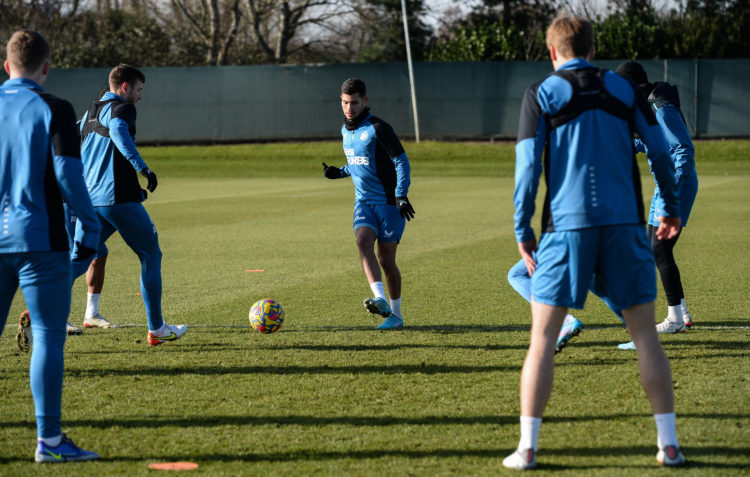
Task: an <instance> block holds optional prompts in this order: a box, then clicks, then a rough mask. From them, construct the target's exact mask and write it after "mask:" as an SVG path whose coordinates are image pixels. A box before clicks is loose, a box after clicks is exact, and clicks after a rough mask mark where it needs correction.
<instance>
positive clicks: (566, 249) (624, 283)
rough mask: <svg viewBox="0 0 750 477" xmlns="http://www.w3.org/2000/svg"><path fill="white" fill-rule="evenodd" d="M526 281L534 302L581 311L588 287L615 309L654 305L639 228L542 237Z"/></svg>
mask: <svg viewBox="0 0 750 477" xmlns="http://www.w3.org/2000/svg"><path fill="white" fill-rule="evenodd" d="M537 258H538V262H537V269H536V271H535V272H534V274H533V275H532V276H531V295H532V296H533V298H534V301H536V302H538V303H543V304H546V305H552V306H564V307H569V308H583V305H584V304H585V303H586V295H587V294H588V291H589V287H591V286H592V283H595V284H596V286H595V287H596V289H597V292H598V294H599V295H600V296H606V297H608V298H609V300H610V301H611V302H612V304H613V305H615V306H616V307H618V308H619V309H626V308H630V307H632V306H635V305H640V304H643V303H648V302H651V301H654V300H655V299H656V269H655V264H654V254H653V252H652V251H651V245H650V243H649V240H648V235H647V234H646V229H645V227H644V226H643V225H609V226H605V227H592V228H587V229H580V230H569V231H562V232H551V233H546V234H543V235H542V238H541V240H540V242H539V250H537Z"/></svg>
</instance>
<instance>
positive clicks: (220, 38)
mask: <svg viewBox="0 0 750 477" xmlns="http://www.w3.org/2000/svg"><path fill="white" fill-rule="evenodd" d="M171 4H172V7H173V8H174V10H175V11H176V12H179V14H180V16H181V17H183V18H184V19H185V20H186V21H187V23H188V25H189V26H190V28H191V30H192V31H193V33H194V34H195V36H196V37H197V38H198V40H199V43H201V44H203V46H204V47H205V48H206V64H208V65H223V64H226V61H227V53H228V51H229V48H230V47H231V46H232V43H233V42H234V40H235V39H236V37H237V32H238V31H239V28H240V21H241V19H242V12H241V8H240V0H226V1H225V2H224V3H223V4H221V3H220V0H171ZM175 26H177V25H175Z"/></svg>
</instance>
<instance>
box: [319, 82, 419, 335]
mask: <svg viewBox="0 0 750 477" xmlns="http://www.w3.org/2000/svg"><path fill="white" fill-rule="evenodd" d="M341 109H342V110H343V111H344V116H345V117H346V121H345V123H344V125H343V127H342V128H341V135H342V136H343V146H344V154H346V160H347V164H346V165H344V167H341V168H339V167H333V166H328V165H327V164H326V163H325V162H324V163H323V173H324V174H325V176H326V177H327V178H328V179H341V178H344V177H351V178H352V182H353V183H354V225H353V227H354V236H355V238H356V240H357V248H358V249H359V259H360V261H361V262H362V268H363V269H364V272H365V276H366V277H367V281H368V282H369V283H370V288H371V289H372V292H373V294H374V295H375V296H374V297H373V298H367V299H366V300H365V301H364V305H365V309H366V310H367V311H369V312H370V313H372V314H374V315H380V316H382V317H383V318H384V320H383V323H381V324H380V326H378V327H377V328H378V329H379V330H395V329H401V328H403V327H404V318H403V314H402V312H401V272H400V271H399V269H398V266H397V265H396V249H397V247H398V244H399V242H400V241H401V236H402V235H403V233H404V227H405V225H406V221H407V220H411V219H413V218H414V208H413V207H412V205H411V203H409V199H408V198H407V197H406V196H407V193H408V191H409V184H410V177H409V176H410V166H409V160H408V159H407V158H406V152H405V151H404V148H403V146H402V145H401V141H399V139H398V137H397V136H396V133H395V132H393V128H391V126H390V125H389V124H388V123H386V122H385V121H383V120H382V119H380V118H378V117H375V116H373V115H372V113H370V109H369V108H368V107H367V89H366V86H365V83H364V82H363V81H362V80H359V79H356V78H350V79H348V80H346V81H344V83H343V84H342V85H341ZM375 242H377V244H378V248H377V255H376V253H375ZM381 268H382V269H383V273H384V274H385V282H386V284H387V286H388V294H389V296H390V303H389V300H387V299H386V295H385V287H384V286H383V278H382V274H381Z"/></svg>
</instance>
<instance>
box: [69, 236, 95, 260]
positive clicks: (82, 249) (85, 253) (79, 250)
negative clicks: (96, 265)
mask: <svg viewBox="0 0 750 477" xmlns="http://www.w3.org/2000/svg"><path fill="white" fill-rule="evenodd" d="M95 253H96V250H95V249H93V248H91V247H87V246H85V245H83V244H82V243H81V242H79V241H78V240H76V247H75V252H74V253H73V261H74V262H83V261H85V260H86V259H87V258H89V257H91V256H92V255H94V254H95Z"/></svg>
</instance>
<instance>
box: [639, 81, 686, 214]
mask: <svg viewBox="0 0 750 477" xmlns="http://www.w3.org/2000/svg"><path fill="white" fill-rule="evenodd" d="M635 101H636V102H637V105H636V107H635V108H634V116H635V117H634V126H635V130H636V131H637V132H638V134H639V135H640V136H641V139H642V140H643V142H644V143H646V147H647V148H648V159H649V163H650V165H651V172H652V173H653V175H654V179H656V183H657V184H658V185H659V190H660V191H661V194H662V197H663V198H664V210H665V217H679V216H680V202H679V200H680V199H679V197H678V195H677V184H676V182H675V173H674V165H673V164H672V158H671V157H670V154H669V145H668V144H667V141H666V138H665V137H664V133H663V131H662V128H661V127H660V126H659V124H658V123H657V122H656V117H655V116H654V114H653V113H652V111H651V109H650V108H649V106H648V104H647V103H646V100H645V98H643V96H642V95H636V97H635Z"/></svg>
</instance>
